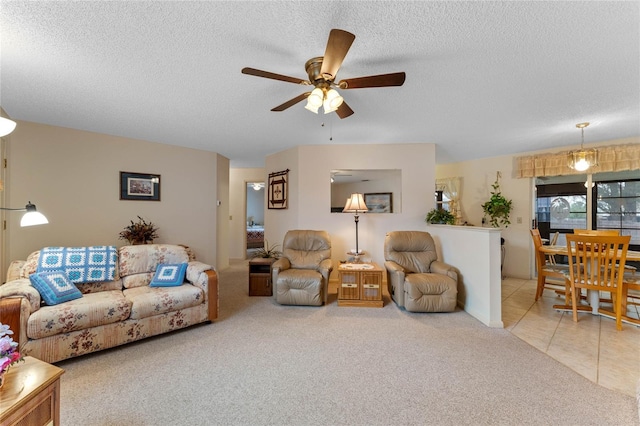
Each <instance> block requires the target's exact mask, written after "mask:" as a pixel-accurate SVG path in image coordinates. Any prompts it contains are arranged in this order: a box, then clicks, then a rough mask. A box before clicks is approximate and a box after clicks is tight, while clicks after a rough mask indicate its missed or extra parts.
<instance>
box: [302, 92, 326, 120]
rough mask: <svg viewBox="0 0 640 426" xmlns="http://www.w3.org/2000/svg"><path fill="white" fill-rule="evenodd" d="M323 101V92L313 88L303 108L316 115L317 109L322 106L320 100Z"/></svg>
mask: <svg viewBox="0 0 640 426" xmlns="http://www.w3.org/2000/svg"><path fill="white" fill-rule="evenodd" d="M323 99H324V92H323V91H322V89H319V88H317V87H316V88H315V89H313V90H312V91H311V94H310V95H309V96H308V97H307V105H305V108H306V109H308V110H309V111H311V112H315V113H316V114H317V113H318V108H320V107H321V106H322V100H323Z"/></svg>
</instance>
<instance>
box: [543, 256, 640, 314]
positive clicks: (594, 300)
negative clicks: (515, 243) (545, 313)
mask: <svg viewBox="0 0 640 426" xmlns="http://www.w3.org/2000/svg"><path fill="white" fill-rule="evenodd" d="M539 250H540V251H541V252H543V253H544V254H545V255H557V256H567V254H568V251H567V246H566V245H542V246H540V248H539ZM627 262H640V251H636V250H627ZM625 267H626V265H625ZM629 273H631V274H636V273H637V274H640V272H636V270H635V268H629ZM587 299H588V301H589V305H590V306H580V307H578V310H581V311H591V313H592V314H594V315H601V314H604V315H605V316H610V312H608V311H601V310H600V295H599V292H597V291H587ZM553 308H554V309H559V310H571V309H572V307H571V305H553ZM623 320H624V319H623ZM633 323H636V321H633Z"/></svg>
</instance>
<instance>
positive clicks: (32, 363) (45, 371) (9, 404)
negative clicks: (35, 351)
mask: <svg viewBox="0 0 640 426" xmlns="http://www.w3.org/2000/svg"><path fill="white" fill-rule="evenodd" d="M62 373H64V370H62V369H61V368H58V367H56V366H55V365H51V364H47V363H46V362H42V361H40V360H38V359H36V358H32V357H25V361H24V362H23V363H22V362H21V363H18V364H16V365H14V366H12V367H11V369H10V370H9V371H8V372H7V373H6V376H5V384H4V386H3V387H2V390H1V391H0V424H1V425H3V426H5V425H38V426H39V425H54V426H56V425H59V424H60V376H61V375H62Z"/></svg>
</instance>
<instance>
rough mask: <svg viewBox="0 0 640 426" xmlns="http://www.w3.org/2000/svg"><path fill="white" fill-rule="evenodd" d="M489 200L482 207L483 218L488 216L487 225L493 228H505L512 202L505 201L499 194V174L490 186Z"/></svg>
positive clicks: (508, 222)
mask: <svg viewBox="0 0 640 426" xmlns="http://www.w3.org/2000/svg"><path fill="white" fill-rule="evenodd" d="M491 187H492V188H493V191H491V198H489V201H487V202H486V203H484V204H483V205H482V210H483V211H484V214H485V216H489V223H491V226H493V227H494V228H499V227H500V226H504V227H505V228H507V227H508V226H509V225H510V224H511V222H510V221H509V215H510V214H511V208H512V206H511V204H512V200H507V199H506V198H505V196H504V195H502V193H501V192H500V172H498V173H497V175H496V181H495V182H494V183H493V184H492V185H491Z"/></svg>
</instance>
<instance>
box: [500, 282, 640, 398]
mask: <svg viewBox="0 0 640 426" xmlns="http://www.w3.org/2000/svg"><path fill="white" fill-rule="evenodd" d="M535 291H536V281H535V280H524V279H516V278H506V279H504V280H503V281H502V321H503V323H504V328H505V329H507V330H509V331H510V332H511V333H513V334H514V335H516V336H518V337H519V338H521V339H522V340H524V341H525V342H527V343H529V344H530V345H532V346H533V347H535V348H537V349H539V350H541V351H542V352H544V353H546V354H547V355H549V356H550V357H552V358H554V359H556V360H557V361H559V362H561V363H562V364H565V365H566V366H568V367H569V368H571V369H573V370H574V371H576V372H578V373H579V374H581V375H583V376H584V377H586V378H588V379H589V380H592V381H593V382H595V383H598V384H600V385H602V386H604V387H606V388H609V389H614V390H617V391H619V392H622V393H624V394H627V395H631V396H635V395H636V387H637V386H638V380H639V379H640V327H638V326H636V325H633V324H628V323H623V324H622V331H617V330H616V323H615V320H613V319H610V318H607V317H603V316H598V315H592V314H591V313H579V314H578V315H579V316H578V322H577V323H576V322H574V321H573V317H572V313H571V311H569V312H563V311H557V310H555V309H553V305H554V304H561V303H564V296H558V295H556V293H555V292H554V291H552V290H545V291H544V294H543V296H542V297H541V298H540V299H538V301H537V302H536V301H535V300H534V299H535ZM628 315H629V316H631V317H635V318H640V306H637V305H636V306H634V305H629V313H628Z"/></svg>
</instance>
